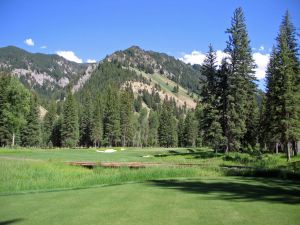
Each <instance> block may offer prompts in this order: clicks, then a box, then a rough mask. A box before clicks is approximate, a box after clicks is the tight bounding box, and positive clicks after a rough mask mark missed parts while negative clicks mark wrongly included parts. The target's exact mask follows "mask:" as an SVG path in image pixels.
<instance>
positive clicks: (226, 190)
mask: <svg viewBox="0 0 300 225" xmlns="http://www.w3.org/2000/svg"><path fill="white" fill-rule="evenodd" d="M150 185H154V186H158V187H161V188H169V189H174V190H179V191H183V192H188V193H195V194H206V195H208V196H207V197H208V198H209V199H223V200H228V201H263V202H270V203H286V204H300V183H294V182H289V181H284V182H282V181H277V180H271V181H270V180H268V181H265V180H263V179H251V178H245V179H233V180H225V181H217V180H208V181H205V182H204V181H200V180H154V181H151V183H150Z"/></svg>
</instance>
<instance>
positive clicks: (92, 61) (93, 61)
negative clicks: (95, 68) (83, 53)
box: [86, 59, 96, 63]
mask: <svg viewBox="0 0 300 225" xmlns="http://www.w3.org/2000/svg"><path fill="white" fill-rule="evenodd" d="M86 62H87V63H95V62H96V59H87V60H86Z"/></svg>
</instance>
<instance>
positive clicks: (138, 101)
mask: <svg viewBox="0 0 300 225" xmlns="http://www.w3.org/2000/svg"><path fill="white" fill-rule="evenodd" d="M141 108H142V97H141V96H138V97H137V98H136V99H134V110H135V111H136V112H140V111H141Z"/></svg>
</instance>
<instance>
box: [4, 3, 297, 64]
mask: <svg viewBox="0 0 300 225" xmlns="http://www.w3.org/2000/svg"><path fill="white" fill-rule="evenodd" d="M239 6H241V7H242V8H243V9H244V13H245V17H246V21H247V26H248V32H249V36H250V39H251V46H252V48H254V49H253V51H254V52H257V53H260V54H261V55H262V56H261V55H258V58H261V60H264V59H263V56H265V55H267V54H268V53H269V49H270V48H271V47H272V45H273V44H274V39H275V37H276V35H277V32H278V29H279V25H280V22H281V19H282V16H283V14H284V12H285V11H286V10H289V11H290V13H291V16H292V20H293V22H294V25H295V26H296V28H297V29H299V28H300V13H299V11H300V1H297V0H276V1H271V0H251V1H250V0H244V1H235V0H226V1H224V0H223V1H222V0H210V1H199V0H198V1H197V0H194V1H193V0H185V1H183V0H182V1H177V0H165V1H162V0H161V1H159V0H148V1H143V0H139V1H138V0H131V1H129V0H127V1H125V0H123V1H122V0H116V1H112V0H111V1H109V0H107V1H89V0H86V1H63V0H60V1H56V0H53V1H50V0H49V1H31V0H27V1H15V0H1V1H0V21H1V29H0V37H1V38H0V47H4V46H7V45H15V46H18V47H21V48H24V49H26V50H28V51H30V52H42V53H56V52H58V51H60V53H61V54H65V55H66V57H77V58H75V60H78V59H81V60H82V61H84V62H86V61H87V59H95V60H100V59H102V58H103V57H105V56H106V55H107V54H110V53H112V52H114V51H116V50H119V49H125V48H128V47H130V46H132V45H139V46H141V47H142V48H144V49H147V50H148V49H149V50H154V51H159V52H165V53H168V54H170V55H173V56H175V57H177V58H182V59H183V60H185V61H187V62H188V60H191V62H193V60H199V59H201V56H202V53H205V52H206V50H207V46H208V44H209V43H212V44H213V45H214V47H215V49H216V50H223V49H224V48H225V42H226V40H227V38H228V36H227V35H226V34H225V32H224V31H225V30H226V28H228V27H229V26H230V19H231V17H232V14H233V11H234V9H235V8H237V7H239ZM26 39H31V40H32V41H33V43H34V45H27V44H28V43H29V44H33V43H30V40H29V42H28V41H27V44H26V43H25V42H24V41H25V40H26ZM42 47H44V48H42ZM259 48H260V50H259ZM193 51H194V52H193ZM192 52H193V54H192ZM72 54H74V56H73V55H72ZM195 57H196V58H195ZM197 57H198V58H197Z"/></svg>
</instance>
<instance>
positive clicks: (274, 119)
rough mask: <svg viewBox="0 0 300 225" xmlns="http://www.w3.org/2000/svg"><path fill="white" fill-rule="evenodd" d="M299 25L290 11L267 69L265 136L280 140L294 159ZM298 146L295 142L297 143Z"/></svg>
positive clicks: (298, 124)
mask: <svg viewBox="0 0 300 225" xmlns="http://www.w3.org/2000/svg"><path fill="white" fill-rule="evenodd" d="M295 36H296V32H295V28H294V26H293V24H292V22H291V21H290V16H289V13H288V12H287V13H286V15H285V16H284V18H283V21H282V24H281V26H280V31H279V35H278V37H277V39H276V41H277V45H276V46H275V47H274V48H273V51H272V54H271V58H270V63H269V66H268V71H267V94H266V106H265V118H267V121H266V124H265V125H266V129H265V132H264V136H265V137H266V138H265V139H266V140H267V141H269V143H268V144H269V146H271V147H273V148H274V146H277V145H278V143H279V142H280V143H281V144H282V145H283V148H284V150H285V152H286V154H287V160H290V155H291V151H290V150H291V149H290V146H291V145H290V143H295V142H296V141H297V140H299V138H300V91H299V87H300V86H299V84H300V75H299V72H300V68H299V60H298V46H297V42H296V38H295ZM294 148H295V145H294Z"/></svg>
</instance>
